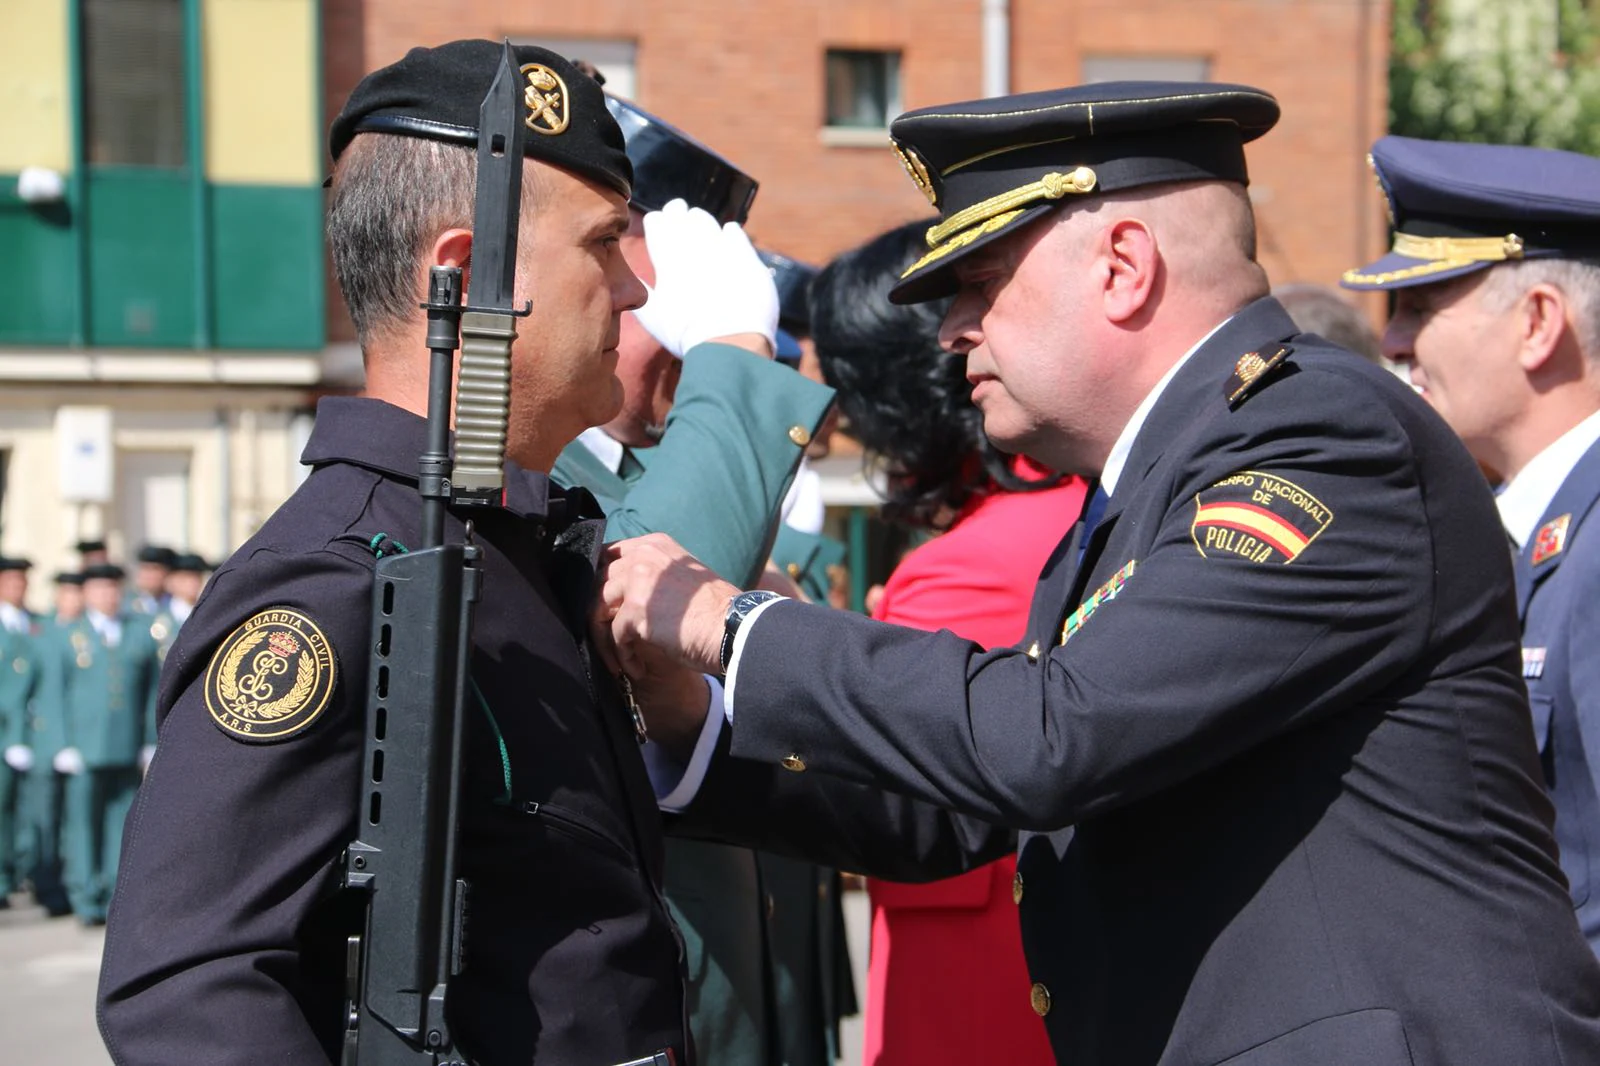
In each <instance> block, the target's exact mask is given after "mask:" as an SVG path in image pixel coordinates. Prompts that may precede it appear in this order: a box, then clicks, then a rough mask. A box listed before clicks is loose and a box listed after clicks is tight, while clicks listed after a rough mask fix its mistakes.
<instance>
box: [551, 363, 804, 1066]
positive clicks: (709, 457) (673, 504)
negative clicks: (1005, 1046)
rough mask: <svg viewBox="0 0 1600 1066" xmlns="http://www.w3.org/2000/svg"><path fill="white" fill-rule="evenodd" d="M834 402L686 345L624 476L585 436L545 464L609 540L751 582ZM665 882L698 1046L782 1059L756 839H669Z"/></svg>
mask: <svg viewBox="0 0 1600 1066" xmlns="http://www.w3.org/2000/svg"><path fill="white" fill-rule="evenodd" d="M832 403H833V390H832V389H829V388H826V387H824V386H821V385H818V384H816V383H815V382H812V381H809V380H807V379H806V378H803V377H801V376H800V375H799V374H797V373H795V372H794V371H793V370H790V369H789V368H788V367H785V366H782V365H780V364H777V363H774V362H772V361H771V360H769V359H761V358H757V357H756V356H753V355H751V354H750V353H749V352H747V351H745V350H744V349H742V348H735V347H731V346H728V345H721V344H703V345H700V346H699V347H697V348H694V349H692V350H691V351H690V352H689V354H688V356H687V357H686V358H685V359H684V365H683V376H682V378H681V379H680V380H679V382H678V391H677V396H676V398H675V400H674V403H673V407H672V413H671V414H670V415H668V416H667V425H666V432H665V434H664V435H663V437H662V440H661V443H660V444H659V445H657V446H656V447H654V448H647V449H642V450H639V451H637V452H633V453H631V457H632V459H633V460H635V462H634V463H632V464H625V466H628V467H630V468H631V475H630V476H629V477H627V478H624V477H622V476H619V475H618V474H616V473H613V472H612V471H611V470H610V469H609V468H608V467H607V466H606V465H605V464H604V463H602V462H601V461H600V460H599V459H597V458H596V457H595V456H594V454H593V453H592V452H590V451H589V449H588V448H586V447H585V446H584V445H583V444H581V443H579V442H577V441H574V442H573V443H572V444H570V445H568V446H567V448H566V450H565V451H563V452H562V453H561V456H560V458H559V459H557V460H556V464H555V468H554V470H553V471H552V472H551V477H552V478H553V479H554V480H555V481H556V482H557V483H558V484H560V485H563V486H569V487H570V486H573V485H580V486H582V487H583V488H586V489H588V490H589V491H590V492H592V493H594V495H595V497H596V499H598V500H599V501H600V505H601V506H602V507H603V508H605V512H606V516H607V521H606V537H607V539H608V540H622V539H625V538H627V537H636V536H641V535H643V534H645V533H657V532H659V533H666V534H668V535H670V536H671V537H672V538H673V539H675V540H676V541H678V542H679V543H680V544H682V545H683V546H684V547H685V548H686V549H688V550H689V551H690V552H691V553H693V554H694V556H695V557H696V558H697V559H699V560H700V561H701V562H703V563H704V564H705V565H706V566H708V567H710V568H711V569H712V570H714V571H716V572H717V573H718V574H721V575H722V576H723V577H725V578H727V579H728V580H730V581H732V582H734V583H735V584H737V585H740V586H741V587H743V586H747V585H749V584H751V583H752V582H753V581H754V579H755V576H756V575H757V574H759V573H760V571H761V570H762V568H763V567H764V566H765V565H766V560H767V549H768V547H769V545H770V543H771V538H772V532H773V527H774V525H775V524H776V523H777V517H778V513H779V508H780V507H781V506H782V503H783V498H784V494H785V493H787V492H788V490H789V483H790V481H791V480H793V478H794V472H795V468H796V467H797V466H798V465H799V463H800V457H801V453H802V451H803V450H804V448H805V445H806V444H807V443H809V442H810V440H811V435H812V434H813V433H815V432H816V429H817V427H818V426H819V425H820V424H821V422H822V419H823V416H824V415H825V414H827V411H828V408H829V407H830V406H831V405H832ZM666 895H667V900H668V903H669V904H670V905H671V907H672V912H673V916H674V918H676V919H677V922H678V925H679V927H680V928H681V929H682V931H683V936H684V948H685V952H686V956H687V957H686V959H685V964H686V968H687V971H688V981H689V1009H690V1028H691V1030H692V1031H693V1033H694V1039H695V1048H696V1060H697V1061H699V1062H703V1063H712V1064H720V1063H727V1064H730V1066H735V1064H736V1066H763V1064H768V1063H771V1064H774V1066H776V1064H777V1063H779V1062H781V1061H782V1059H781V1058H780V1055H779V1052H778V1041H779V1038H780V1034H779V1032H778V1027H777V1024H776V1019H775V1018H774V1017H773V1016H772V1013H771V1012H772V1011H773V1009H774V1007H773V1006H772V1005H771V999H772V984H773V981H774V977H773V973H774V969H773V960H772V955H771V952H770V944H769V941H768V936H767V924H766V911H767V906H768V900H767V898H766V893H765V892H764V891H763V889H762V883H761V873H760V871H759V869H758V868H757V865H756V859H755V853H754V852H751V851H747V850H744V849H742V848H730V847H725V846H723V845H720V844H703V843H700V842H697V841H679V840H668V841H667V867H666ZM784 1008H785V1004H784V1003H778V1004H776V1007H775V1009H776V1010H777V1011H779V1012H781V1011H783V1010H784ZM792 1066H801V1064H799V1063H795V1064H792ZM808 1066H809V1064H808Z"/></svg>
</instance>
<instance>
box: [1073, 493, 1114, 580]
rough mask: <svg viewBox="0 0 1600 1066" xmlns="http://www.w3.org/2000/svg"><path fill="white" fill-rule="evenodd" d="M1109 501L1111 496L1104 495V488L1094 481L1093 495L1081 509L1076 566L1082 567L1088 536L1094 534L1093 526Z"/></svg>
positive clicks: (1097, 522)
mask: <svg viewBox="0 0 1600 1066" xmlns="http://www.w3.org/2000/svg"><path fill="white" fill-rule="evenodd" d="M1110 502H1111V497H1110V496H1107V495H1106V490H1105V489H1103V488H1101V487H1100V483H1099V482H1096V483H1095V486H1094V495H1093V496H1091V497H1089V506H1087V507H1085V508H1084V509H1083V519H1082V522H1083V532H1082V533H1080V534H1079V535H1078V563H1077V568H1078V569H1080V570H1081V569H1082V568H1083V556H1084V553H1085V552H1087V551H1088V550H1089V538H1090V536H1092V535H1093V534H1094V527H1095V526H1097V525H1099V524H1100V519H1101V518H1102V517H1104V515H1105V513H1106V504H1108V503H1110Z"/></svg>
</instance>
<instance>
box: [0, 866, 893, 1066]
mask: <svg viewBox="0 0 1600 1066" xmlns="http://www.w3.org/2000/svg"><path fill="white" fill-rule="evenodd" d="M845 918H846V923H847V925H848V926H849V931H850V954H851V958H852V960H853V961H854V963H855V969H856V992H857V995H858V996H860V995H864V994H865V989H866V962H867V929H868V924H867V923H868V918H867V898H866V894H865V893H862V892H848V893H846V894H845ZM104 932H105V931H104V929H85V928H83V927H82V926H80V925H79V924H78V923H77V921H76V920H74V919H72V918H47V917H46V916H45V913H44V912H43V911H42V910H40V909H39V908H37V907H33V906H29V905H28V904H27V901H26V900H25V899H24V898H23V897H21V896H14V897H12V907H11V909H10V910H3V911H0V1033H3V1034H5V1035H4V1044H5V1058H6V1060H7V1061H8V1062H19V1063H22V1062H26V1063H50V1064H51V1066H110V1062H111V1057H110V1056H109V1055H107V1054H106V1051H105V1047H104V1046H103V1045H102V1044H101V1043H100V1035H99V1033H98V1032H97V1031H96V1030H95V1024H94V987H95V980H96V976H97V975H98V973H99V969H100V946H101V943H102V942H103V941H104V939H105V937H104ZM843 1043H844V1046H845V1048H846V1050H847V1052H848V1054H847V1055H846V1056H845V1058H843V1059H841V1060H840V1061H841V1062H842V1063H843V1064H844V1066H859V1064H860V1061H861V1019H860V1017H859V1016H857V1017H855V1018H851V1019H848V1020H847V1021H846V1022H845V1025H844V1032H843Z"/></svg>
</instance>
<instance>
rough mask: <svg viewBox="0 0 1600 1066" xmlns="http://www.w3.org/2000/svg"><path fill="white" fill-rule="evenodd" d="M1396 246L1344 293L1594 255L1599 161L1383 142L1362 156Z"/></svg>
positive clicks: (1599, 238) (1514, 149)
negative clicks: (1515, 263)
mask: <svg viewBox="0 0 1600 1066" xmlns="http://www.w3.org/2000/svg"><path fill="white" fill-rule="evenodd" d="M1368 160H1369V161H1370V162H1371V164H1372V170H1373V173H1374V174H1376V175H1377V178H1378V187H1379V188H1380V189H1381V190H1382V192H1383V195H1384V197H1385V199H1386V200H1387V201H1388V207H1389V221H1390V224H1391V225H1392V226H1393V227H1394V246H1393V247H1392V249H1391V250H1390V251H1389V254H1387V255H1385V256H1384V257H1383V258H1381V259H1379V260H1378V261H1377V262H1375V263H1369V264H1368V265H1366V266H1364V267H1361V268H1359V269H1357V270H1350V271H1346V272H1345V275H1344V277H1343V278H1341V279H1340V283H1341V284H1342V285H1344V287H1345V288H1347V289H1400V288H1405V287H1407V286H1411V285H1427V284H1430V283H1432V282H1436V281H1444V280H1446V279H1447V278H1455V277H1460V276H1461V275H1463V274H1470V273H1472V272H1473V271H1476V270H1487V269H1488V268H1489V267H1491V266H1493V265H1494V264H1495V263H1503V262H1506V261H1507V260H1515V259H1548V258H1554V257H1560V258H1579V259H1585V258H1596V257H1600V159H1595V158H1593V157H1591V156H1586V155H1579V154H1578V153H1576V152H1562V151H1557V150H1556V149H1554V148H1527V147H1522V146H1515V145H1501V144H1461V143H1458V142H1453V141H1425V140H1419V139H1417V138H1415V137H1384V138H1382V139H1380V140H1379V141H1378V143H1376V144H1374V145H1373V146H1372V154H1371V155H1370V156H1368Z"/></svg>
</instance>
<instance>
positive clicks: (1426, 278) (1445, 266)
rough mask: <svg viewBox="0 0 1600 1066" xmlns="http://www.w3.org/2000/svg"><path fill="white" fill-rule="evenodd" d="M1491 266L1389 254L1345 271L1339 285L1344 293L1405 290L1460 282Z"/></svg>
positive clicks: (1490, 264)
mask: <svg viewBox="0 0 1600 1066" xmlns="http://www.w3.org/2000/svg"><path fill="white" fill-rule="evenodd" d="M1493 265H1494V264H1493V263H1488V262H1482V261H1479V260H1472V261H1470V262H1463V261H1462V260H1459V259H1416V258H1413V257H1412V256H1409V255H1401V254H1399V253H1398V252H1390V253H1389V254H1388V255H1386V256H1384V257H1383V258H1382V259H1379V260H1377V261H1376V262H1374V263H1369V264H1367V265H1366V266H1364V267H1361V268H1359V269H1356V270H1347V271H1345V272H1344V276H1343V277H1342V278H1340V279H1339V284H1340V285H1342V286H1344V287H1345V288H1347V289H1355V290H1357V291H1360V292H1372V291H1379V290H1384V291H1386V290H1389V289H1405V288H1410V287H1411V286H1413V285H1432V284H1433V283H1434V282H1436V281H1447V280H1449V279H1450V278H1459V277H1461V276H1462V275H1463V274H1471V273H1473V272H1474V271H1478V270H1485V269H1487V268H1488V267H1491V266H1493Z"/></svg>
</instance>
